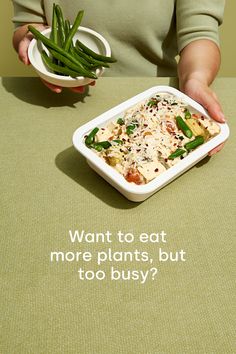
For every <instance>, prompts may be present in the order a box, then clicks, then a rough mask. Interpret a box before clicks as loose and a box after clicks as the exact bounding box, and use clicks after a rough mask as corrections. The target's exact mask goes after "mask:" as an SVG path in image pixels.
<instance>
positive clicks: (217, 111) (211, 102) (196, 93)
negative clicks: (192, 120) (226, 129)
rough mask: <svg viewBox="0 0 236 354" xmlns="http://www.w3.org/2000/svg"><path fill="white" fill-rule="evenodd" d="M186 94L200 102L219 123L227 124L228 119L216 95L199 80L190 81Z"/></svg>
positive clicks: (187, 84)
mask: <svg viewBox="0 0 236 354" xmlns="http://www.w3.org/2000/svg"><path fill="white" fill-rule="evenodd" d="M185 87H186V89H185V90H184V92H185V93H186V94H187V95H189V96H190V97H192V98H193V99H194V100H195V101H197V102H199V103H200V104H201V105H202V106H204V107H205V108H206V110H207V111H208V112H209V115H210V116H211V117H212V118H213V119H215V120H216V121H217V122H219V123H225V121H226V119H225V116H224V113H223V111H222V108H221V105H220V103H219V100H218V98H217V96H216V94H215V93H214V92H213V91H212V90H211V89H210V88H209V87H208V86H207V85H206V84H204V83H202V82H200V81H199V80H196V79H192V80H189V81H188V82H187V83H186V85H185Z"/></svg>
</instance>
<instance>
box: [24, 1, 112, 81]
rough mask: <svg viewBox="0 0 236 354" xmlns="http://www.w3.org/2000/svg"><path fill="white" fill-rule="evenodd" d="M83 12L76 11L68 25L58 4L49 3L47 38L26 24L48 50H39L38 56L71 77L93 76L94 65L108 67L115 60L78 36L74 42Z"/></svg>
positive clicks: (95, 67)
mask: <svg viewBox="0 0 236 354" xmlns="http://www.w3.org/2000/svg"><path fill="white" fill-rule="evenodd" d="M83 15H84V11H83V10H81V11H79V12H78V14H77V16H76V18H75V21H74V23H73V25H72V26H71V24H70V22H69V20H67V19H66V20H64V16H63V12H62V9H61V7H60V6H59V5H56V4H53V14H52V28H51V35H50V38H47V37H46V36H44V35H43V34H42V33H41V32H39V31H38V30H37V29H36V28H35V27H33V26H32V25H29V26H28V30H29V31H30V32H31V33H32V34H33V35H34V37H35V39H36V40H38V41H41V42H42V43H43V44H44V46H45V47H46V48H47V50H48V53H46V51H45V50H42V53H41V56H42V60H43V62H44V64H45V65H46V67H47V68H48V69H49V70H50V71H52V72H53V73H55V74H57V75H66V76H71V77H72V78H75V77H78V76H83V77H88V78H92V79H97V76H96V73H95V72H96V69H97V68H101V67H106V68H109V64H110V63H114V62H116V59H114V58H112V57H108V56H105V55H101V54H98V53H95V52H94V51H93V50H91V49H90V48H88V47H87V46H86V45H85V44H84V43H82V42H81V41H80V40H79V39H77V40H76V41H75V43H74V41H73V38H74V35H75V33H76V32H77V30H78V28H79V26H80V24H81V21H82V18H83Z"/></svg>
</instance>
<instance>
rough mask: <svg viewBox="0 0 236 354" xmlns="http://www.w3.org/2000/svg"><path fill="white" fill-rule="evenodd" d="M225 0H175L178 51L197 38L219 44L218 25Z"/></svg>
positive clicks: (220, 21)
mask: <svg viewBox="0 0 236 354" xmlns="http://www.w3.org/2000/svg"><path fill="white" fill-rule="evenodd" d="M224 5H225V0H176V26H177V29H176V31H177V45H178V52H179V53H180V52H181V50H182V49H183V48H184V47H185V46H186V45H187V44H189V43H190V42H192V41H194V40H197V39H210V40H212V41H213V42H215V43H216V44H217V45H218V46H219V34H218V26H219V25H220V24H221V23H222V21H223V14H224Z"/></svg>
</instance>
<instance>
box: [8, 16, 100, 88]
mask: <svg viewBox="0 0 236 354" xmlns="http://www.w3.org/2000/svg"><path fill="white" fill-rule="evenodd" d="M32 25H33V26H34V27H35V28H37V30H38V31H40V32H42V31H43V30H45V29H46V28H47V27H48V26H46V25H43V24H39V23H36V24H32ZM33 38H34V36H33V34H32V33H30V32H28V24H27V25H24V26H21V27H19V28H18V29H17V30H16V31H15V32H14V35H13V46H14V48H15V50H16V51H17V53H18V57H19V59H20V61H22V63H23V64H25V65H30V61H29V57H28V47H29V45H30V42H31V40H32V39H33ZM41 81H42V82H43V83H44V85H45V86H47V87H48V88H49V89H50V90H51V91H53V92H55V93H60V92H62V87H61V86H57V85H53V84H51V83H49V82H47V81H45V80H41ZM94 85H95V81H93V82H92V83H91V84H90V86H94ZM70 90H71V91H73V92H76V93H83V92H84V91H85V86H78V87H72V88H70Z"/></svg>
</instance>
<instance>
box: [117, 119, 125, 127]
mask: <svg viewBox="0 0 236 354" xmlns="http://www.w3.org/2000/svg"><path fill="white" fill-rule="evenodd" d="M116 123H117V124H119V125H124V124H125V121H124V119H123V118H118V119H117V122H116Z"/></svg>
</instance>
